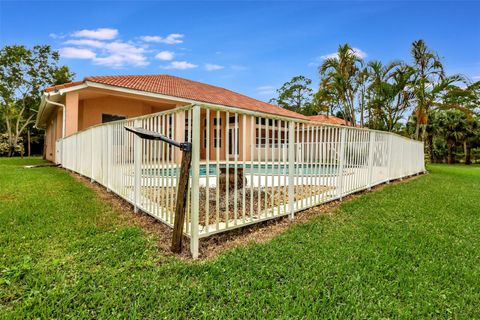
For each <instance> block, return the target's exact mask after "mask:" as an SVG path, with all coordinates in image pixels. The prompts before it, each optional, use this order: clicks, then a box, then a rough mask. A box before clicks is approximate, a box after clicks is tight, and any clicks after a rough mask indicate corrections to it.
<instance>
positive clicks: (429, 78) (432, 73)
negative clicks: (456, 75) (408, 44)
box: [411, 40, 445, 140]
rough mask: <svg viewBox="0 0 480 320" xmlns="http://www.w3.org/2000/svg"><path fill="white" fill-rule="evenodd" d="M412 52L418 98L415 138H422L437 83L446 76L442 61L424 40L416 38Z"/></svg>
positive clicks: (416, 97)
mask: <svg viewBox="0 0 480 320" xmlns="http://www.w3.org/2000/svg"><path fill="white" fill-rule="evenodd" d="M411 54H412V57H413V68H414V70H415V79H414V82H413V93H414V96H415V100H416V104H417V105H416V107H415V111H414V112H415V116H416V120H417V123H416V128H415V138H416V139H417V140H419V139H420V128H421V127H422V126H425V125H426V124H427V122H428V111H429V110H430V108H431V106H432V102H433V101H434V100H435V99H436V98H437V96H436V94H435V93H436V92H439V90H438V89H439V88H438V87H437V90H436V91H434V87H435V86H436V84H437V83H438V82H439V81H440V80H443V79H444V78H445V73H444V70H443V65H442V62H441V61H440V58H439V57H438V55H437V53H436V52H435V51H433V50H431V49H429V48H428V47H427V45H426V43H425V41H423V40H416V41H414V42H413V43H412V49H411Z"/></svg>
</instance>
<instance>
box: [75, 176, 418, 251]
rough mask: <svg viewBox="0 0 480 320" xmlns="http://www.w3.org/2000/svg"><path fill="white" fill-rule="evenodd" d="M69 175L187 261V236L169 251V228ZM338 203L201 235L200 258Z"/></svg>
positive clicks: (263, 238)
mask: <svg viewBox="0 0 480 320" xmlns="http://www.w3.org/2000/svg"><path fill="white" fill-rule="evenodd" d="M70 175H71V176H72V177H74V178H75V179H76V180H77V181H79V182H81V183H83V184H84V185H85V186H87V187H89V188H91V189H93V190H94V191H95V193H96V194H97V196H98V197H99V198H100V200H102V201H106V202H107V203H110V204H111V205H112V207H113V209H114V210H115V211H116V212H118V213H119V218H120V219H121V221H122V222H124V223H125V224H129V225H135V226H138V227H140V228H142V229H143V230H145V231H146V232H147V233H148V234H150V235H153V236H154V237H156V238H157V239H158V241H157V245H158V250H159V254H161V255H163V256H172V255H174V256H176V257H178V258H180V259H182V260H191V256H190V245H189V241H188V238H184V240H183V250H182V253H181V254H174V253H172V252H171V250H170V243H171V239H172V229H171V228H170V227H168V226H166V225H165V224H163V223H162V222H159V221H158V220H156V219H155V218H153V217H151V216H150V215H148V214H147V213H144V212H141V211H139V212H138V213H134V211H133V206H132V205H131V204H130V203H128V202H127V201H125V200H124V199H122V198H120V197H119V196H117V195H115V194H114V193H113V192H108V191H107V190H106V189H105V188H104V187H103V186H101V185H99V184H97V183H94V182H93V183H92V182H90V179H88V178H85V177H83V176H81V175H79V174H76V173H72V172H70ZM416 178H418V176H411V177H409V178H404V179H403V180H397V181H394V182H392V184H400V183H406V182H408V181H411V180H414V179H416ZM384 187H385V184H381V185H377V186H375V187H373V188H372V191H380V190H382V189H383V188H384ZM366 192H370V191H367V190H363V191H359V192H357V193H355V194H351V195H348V196H346V197H344V198H343V201H350V200H353V199H355V198H358V197H360V196H361V195H362V194H364V193H366ZM204 199H205V198H204ZM340 204H341V202H340V201H338V200H335V201H331V202H327V203H324V204H322V205H319V206H316V207H313V208H310V209H307V210H304V211H301V212H297V213H296V214H295V220H293V221H291V220H289V218H288V217H281V218H277V219H272V220H267V221H264V222H260V223H256V224H253V225H248V226H245V227H242V228H238V229H234V230H230V231H226V232H223V233H219V234H215V235H212V236H210V237H207V238H203V239H201V240H200V248H199V250H200V260H210V259H212V258H215V257H216V256H217V255H219V254H221V253H222V252H224V251H225V250H228V249H231V248H235V247H238V246H245V245H248V244H249V243H251V242H257V243H264V242H268V241H269V240H271V239H273V238H275V237H276V236H278V235H280V234H282V233H283V232H285V231H286V230H287V229H288V228H289V227H290V226H291V225H294V224H303V223H306V222H308V221H310V220H311V219H312V218H315V217H319V216H325V215H331V214H333V213H334V212H335V210H336V209H337V208H338V207H339V205H340ZM214 205H215V204H214Z"/></svg>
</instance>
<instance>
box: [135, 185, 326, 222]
mask: <svg viewBox="0 0 480 320" xmlns="http://www.w3.org/2000/svg"><path fill="white" fill-rule="evenodd" d="M331 189H332V188H330V187H328V186H316V185H301V186H295V188H294V199H295V201H298V200H302V199H305V198H308V197H312V196H319V195H321V194H323V193H325V192H327V191H329V190H331ZM217 191H218V193H217ZM141 192H142V194H143V195H144V196H145V197H146V198H147V199H149V200H150V201H153V202H155V203H156V204H157V205H159V206H161V207H167V204H168V206H169V209H170V210H171V211H172V212H173V211H174V206H173V204H172V203H167V200H166V199H167V198H169V199H176V189H175V188H172V187H155V188H153V187H144V188H142V191H141ZM227 195H228V200H229V201H228V208H227V201H226V199H227ZM217 197H218V199H219V201H217ZM199 199H200V204H199V224H200V225H201V226H202V227H203V226H205V225H206V224H207V209H208V224H215V223H220V222H226V221H227V220H228V221H231V220H233V219H235V218H238V219H241V217H242V214H243V210H242V209H243V204H244V203H245V218H247V219H248V218H250V209H252V213H253V214H254V215H257V213H258V212H262V211H264V210H265V209H271V208H275V207H278V206H282V205H286V204H287V203H288V190H287V188H286V187H283V186H280V187H278V186H277V187H265V188H260V189H257V188H253V189H250V188H248V187H247V188H241V189H238V190H237V197H235V190H233V189H232V190H229V191H228V194H227V191H226V190H225V189H223V190H222V189H220V188H219V190H217V189H216V188H200V190H199ZM244 199H245V202H244ZM235 200H237V201H235ZM235 213H236V214H235Z"/></svg>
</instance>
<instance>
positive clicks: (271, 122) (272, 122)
mask: <svg viewBox="0 0 480 320" xmlns="http://www.w3.org/2000/svg"><path fill="white" fill-rule="evenodd" d="M267 120H268V125H269V126H276V125H277V121H276V120H273V119H266V118H255V123H256V124H260V125H262V126H264V125H266V124H267Z"/></svg>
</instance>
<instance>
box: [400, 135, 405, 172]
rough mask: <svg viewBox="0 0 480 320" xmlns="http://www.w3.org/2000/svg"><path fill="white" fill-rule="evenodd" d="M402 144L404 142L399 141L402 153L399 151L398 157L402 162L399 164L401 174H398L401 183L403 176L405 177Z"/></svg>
mask: <svg viewBox="0 0 480 320" xmlns="http://www.w3.org/2000/svg"><path fill="white" fill-rule="evenodd" d="M403 143H404V141H403V140H402V141H401V150H402V151H401V153H400V157H401V159H402V161H401V162H402V163H401V164H400V171H401V172H402V173H401V174H400V181H403V176H404V175H405V165H404V163H405V157H404V154H403V153H404V150H403V149H404V148H403Z"/></svg>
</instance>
